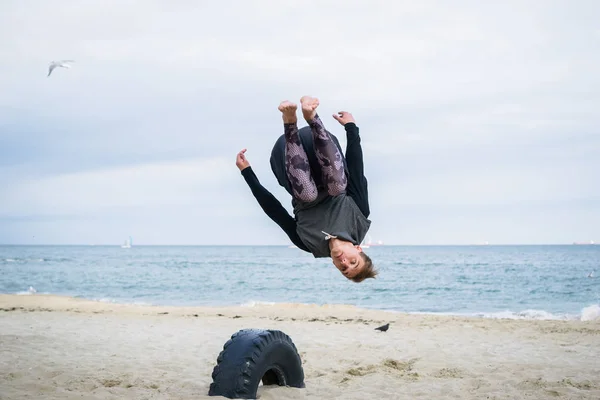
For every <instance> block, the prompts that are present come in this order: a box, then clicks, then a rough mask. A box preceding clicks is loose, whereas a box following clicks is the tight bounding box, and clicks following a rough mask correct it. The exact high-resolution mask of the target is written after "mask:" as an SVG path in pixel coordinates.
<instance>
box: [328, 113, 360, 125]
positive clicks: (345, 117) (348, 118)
mask: <svg viewBox="0 0 600 400" xmlns="http://www.w3.org/2000/svg"><path fill="white" fill-rule="evenodd" d="M333 118H335V120H336V121H337V122H339V123H340V124H342V125H346V124H347V123H348V122H354V123H356V121H354V117H353V116H352V114H350V113H349V112H348V111H340V112H338V113H337V115H336V114H333Z"/></svg>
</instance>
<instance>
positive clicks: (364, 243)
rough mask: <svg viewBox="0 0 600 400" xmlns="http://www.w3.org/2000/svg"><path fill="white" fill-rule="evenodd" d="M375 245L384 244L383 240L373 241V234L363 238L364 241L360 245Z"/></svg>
mask: <svg viewBox="0 0 600 400" xmlns="http://www.w3.org/2000/svg"><path fill="white" fill-rule="evenodd" d="M373 246H383V241H381V240H378V241H377V242H373V239H372V238H371V235H368V236H367V237H366V238H365V240H363V242H362V243H361V244H360V247H361V248H363V249H368V248H369V247H373Z"/></svg>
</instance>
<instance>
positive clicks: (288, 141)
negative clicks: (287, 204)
mask: <svg viewBox="0 0 600 400" xmlns="http://www.w3.org/2000/svg"><path fill="white" fill-rule="evenodd" d="M296 109H297V106H296V105H295V104H293V103H291V102H289V101H284V102H282V103H281V104H280V105H279V111H281V113H282V118H283V127H284V132H285V133H284V134H285V169H286V173H287V177H288V180H289V181H290V183H291V185H292V196H294V198H295V199H296V200H300V201H303V202H307V203H308V202H311V201H314V200H316V198H317V194H318V190H317V185H316V184H315V181H314V179H313V178H312V175H311V174H310V164H309V162H308V156H307V155H306V151H305V150H304V147H302V142H301V141H300V137H299V136H298V119H297V118H296Z"/></svg>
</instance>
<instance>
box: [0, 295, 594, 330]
mask: <svg viewBox="0 0 600 400" xmlns="http://www.w3.org/2000/svg"><path fill="white" fill-rule="evenodd" d="M592 307H594V306H592ZM596 307H597V308H598V309H600V307H598V306H596ZM7 311H24V312H75V313H92V314H99V313H120V314H127V315H167V314H170V315H172V316H180V317H182V316H190V315H193V316H196V317H199V316H202V317H208V316H228V315H230V314H235V316H238V317H239V318H241V317H246V318H278V319H279V320H282V321H283V320H286V318H287V319H289V320H304V319H306V318H308V317H309V316H310V319H314V318H315V316H320V317H331V318H333V319H337V318H340V316H341V317H349V316H353V317H355V318H358V319H363V320H364V319H365V318H367V317H368V318H369V319H370V320H373V321H374V322H389V321H395V322H398V321H402V320H406V319H413V320H420V319H423V320H436V321H444V320H448V321H463V322H470V323H476V322H481V323H488V322H489V323H494V322H493V321H496V322H497V323H502V322H515V323H518V322H523V323H529V322H532V323H540V324H543V323H549V324H551V323H565V324H573V325H574V326H579V325H580V324H581V325H582V326H585V325H590V326H597V327H599V328H600V318H594V319H589V320H580V319H536V318H500V317H498V318H490V317H481V316H474V315H458V314H441V313H420V312H401V311H391V310H380V309H371V308H363V307H358V306H354V305H349V304H324V305H319V304H305V303H272V304H271V303H261V302H257V303H256V304H254V305H232V306H179V305H151V304H133V303H119V302H108V301H100V300H90V299H85V298H78V297H72V296H62V295H51V294H22V295H18V294H0V312H7ZM280 314H284V315H283V316H282V315H280ZM348 319H350V318H348Z"/></svg>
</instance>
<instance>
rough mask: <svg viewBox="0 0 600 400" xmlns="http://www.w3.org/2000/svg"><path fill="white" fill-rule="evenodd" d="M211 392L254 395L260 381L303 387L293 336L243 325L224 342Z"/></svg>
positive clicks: (227, 395)
mask: <svg viewBox="0 0 600 400" xmlns="http://www.w3.org/2000/svg"><path fill="white" fill-rule="evenodd" d="M212 379H213V382H212V383H211V384H210V389H209V391H208V395H209V396H224V397H227V398H230V399H255V398H256V391H257V390H258V385H259V383H260V381H261V380H262V382H263V385H279V386H291V387H296V388H304V387H305V386H304V370H303V369H302V360H301V359H300V355H299V354H298V350H297V349H296V346H295V345H294V343H293V342H292V339H290V337H289V336H288V335H286V334H285V333H283V332H281V331H277V330H263V329H242V330H240V331H238V332H236V333H234V334H233V335H232V336H231V339H230V340H228V341H227V342H226V343H225V344H224V345H223V350H222V351H221V353H220V354H219V357H218V358H217V365H216V366H215V368H214V369H213V373H212Z"/></svg>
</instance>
